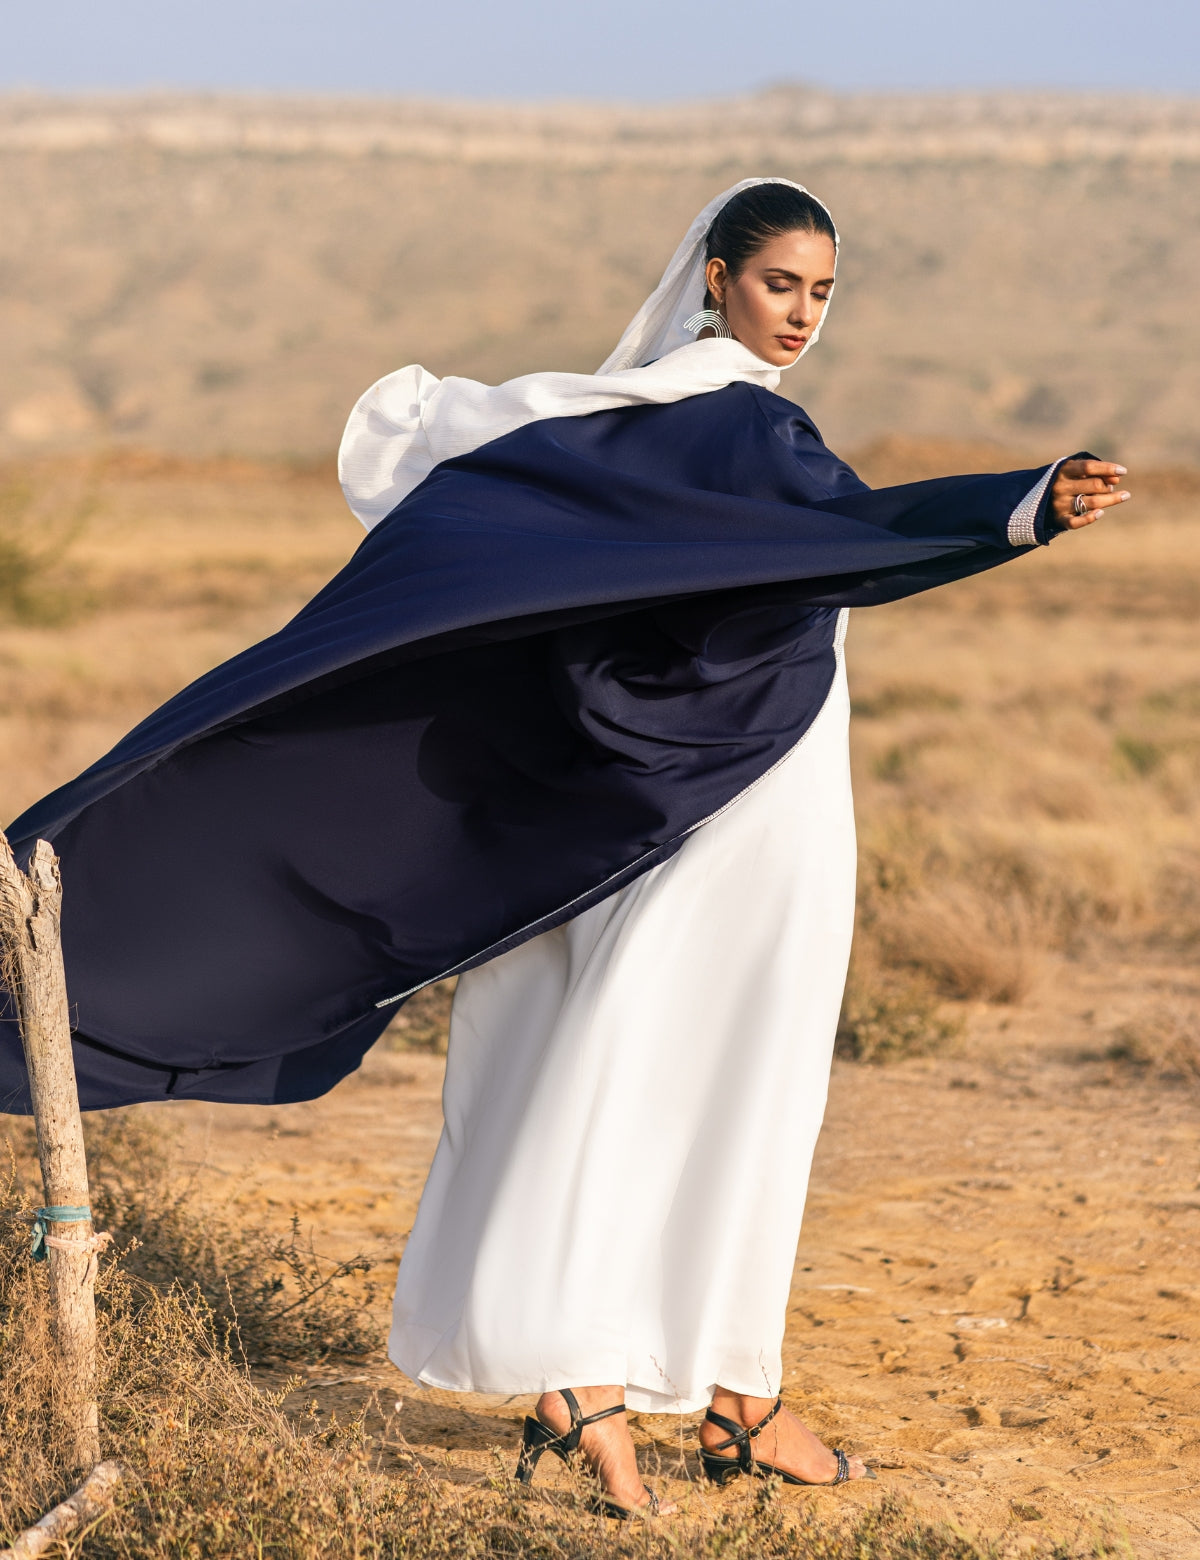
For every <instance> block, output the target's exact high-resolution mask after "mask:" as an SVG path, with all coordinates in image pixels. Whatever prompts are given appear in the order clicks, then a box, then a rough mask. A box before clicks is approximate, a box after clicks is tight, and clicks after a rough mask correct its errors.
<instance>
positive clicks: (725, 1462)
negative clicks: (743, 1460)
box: [700, 1451, 742, 1489]
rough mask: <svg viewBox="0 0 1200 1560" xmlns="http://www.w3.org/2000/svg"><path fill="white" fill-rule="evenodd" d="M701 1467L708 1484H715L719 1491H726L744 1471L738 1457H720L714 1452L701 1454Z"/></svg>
mask: <svg viewBox="0 0 1200 1560" xmlns="http://www.w3.org/2000/svg"><path fill="white" fill-rule="evenodd" d="M700 1466H701V1468H703V1470H704V1477H705V1478H706V1479H707V1480H708V1482H709V1483H710V1484H715V1485H716V1486H717V1487H718V1488H719V1489H724V1487H725V1486H726V1485H727V1484H728V1483H729V1482H730V1480H731V1479H736V1478H737V1476H738V1474H739V1473H741V1471H742V1469H741V1465H740V1464H739V1462H738V1459H737V1458H736V1457H718V1456H717V1455H716V1454H715V1453H713V1452H703V1451H702V1452H701V1453H700Z"/></svg>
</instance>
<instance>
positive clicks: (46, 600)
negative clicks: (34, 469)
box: [0, 479, 95, 624]
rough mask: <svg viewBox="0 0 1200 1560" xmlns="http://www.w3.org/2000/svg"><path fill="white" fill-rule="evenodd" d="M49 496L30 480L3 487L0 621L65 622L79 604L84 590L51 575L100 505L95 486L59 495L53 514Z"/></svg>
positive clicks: (87, 482)
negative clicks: (48, 505) (48, 506)
mask: <svg viewBox="0 0 1200 1560" xmlns="http://www.w3.org/2000/svg"><path fill="white" fill-rule="evenodd" d="M47 497H48V495H47V494H46V493H44V492H39V490H38V489H36V488H35V487H34V486H33V485H32V484H30V483H29V482H24V481H10V482H9V483H8V484H7V485H5V486H0V620H3V619H5V618H7V619H9V620H10V621H12V622H16V623H27V624H38V623H43V624H44V623H59V622H62V621H63V619H65V618H67V617H69V616H70V615H71V614H72V612H73V611H74V609H75V608H76V606H77V605H78V599H77V598H78V593H77V592H73V591H70V590H68V589H66V588H65V587H64V585H63V583H62V581H61V580H59V581H57V582H54V583H52V580H51V576H52V575H53V573H54V571H55V569H56V567H57V566H58V565H59V564H60V563H61V562H62V560H63V558H64V556H65V555H66V553H67V551H68V550H69V548H70V546H71V543H72V542H73V541H74V540H75V538H76V537H77V536H78V535H79V533H80V531H81V530H82V529H83V526H84V524H85V523H86V521H87V519H88V517H89V515H90V514H91V513H92V511H93V510H94V508H95V495H94V489H93V485H92V483H91V481H90V480H86V479H85V482H84V484H83V487H82V489H81V490H80V491H77V492H74V493H72V494H71V495H69V496H67V495H65V494H64V493H61V492H60V493H56V494H55V495H53V497H54V499H56V500H57V503H55V505H54V508H53V510H52V512H51V513H50V514H49V515H46V514H43V513H42V512H41V510H42V509H43V508H44V507H46V500H47ZM39 500H40V501H41V502H40V503H39Z"/></svg>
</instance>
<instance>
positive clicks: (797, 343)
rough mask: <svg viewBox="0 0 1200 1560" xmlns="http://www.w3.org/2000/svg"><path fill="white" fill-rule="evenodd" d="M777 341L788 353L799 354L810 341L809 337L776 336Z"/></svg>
mask: <svg viewBox="0 0 1200 1560" xmlns="http://www.w3.org/2000/svg"><path fill="white" fill-rule="evenodd" d="M775 340H776V341H777V342H779V344H780V346H781V347H784V348H786V350H787V351H788V352H799V350H800V348H801V347H802V346H803V345H804V343H805V342H806V341H807V340H808V337H807V336H776V338H775Z"/></svg>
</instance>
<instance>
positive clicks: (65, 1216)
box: [29, 1204, 92, 1262]
mask: <svg viewBox="0 0 1200 1560" xmlns="http://www.w3.org/2000/svg"><path fill="white" fill-rule="evenodd" d="M91 1217H92V1210H91V1209H90V1208H77V1207H71V1206H70V1205H69V1204H62V1205H56V1206H54V1207H52V1208H39V1209H38V1210H37V1212H36V1213H35V1214H34V1216H33V1245H32V1246H31V1247H30V1251H29V1255H30V1256H31V1257H32V1258H33V1260H34V1261H35V1262H44V1261H45V1260H46V1257H47V1255H48V1253H47V1251H46V1233H47V1230H46V1227H47V1225H50V1224H84V1223H87V1222H89V1221H90V1220H91Z"/></svg>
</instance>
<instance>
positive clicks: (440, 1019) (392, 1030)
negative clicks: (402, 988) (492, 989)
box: [384, 979, 457, 1056]
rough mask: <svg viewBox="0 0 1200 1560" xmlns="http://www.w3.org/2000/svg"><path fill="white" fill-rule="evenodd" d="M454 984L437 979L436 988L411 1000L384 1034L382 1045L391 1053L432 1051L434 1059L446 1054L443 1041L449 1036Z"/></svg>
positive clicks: (430, 987) (451, 981)
mask: <svg viewBox="0 0 1200 1560" xmlns="http://www.w3.org/2000/svg"><path fill="white" fill-rule="evenodd" d="M456 985H457V981H456V980H454V979H451V980H440V981H438V983H437V984H436V985H435V986H426V987H424V988H423V990H421V991H418V992H417V994H416V996H415V997H410V998H409V999H408V1001H407V1002H406V1003H405V1004H404V1006H403V1007H402V1008H401V1009H400V1011H399V1012H398V1013H397V1014H396V1016H395V1018H394V1019H393V1020H392V1022H391V1023H390V1024H389V1025H388V1027H387V1030H386V1031H385V1034H384V1044H385V1045H386V1046H387V1048H388V1049H389V1050H391V1051H432V1052H433V1053H434V1055H436V1056H444V1055H445V1054H446V1042H447V1040H448V1039H449V1036H450V1004H451V1003H452V1002H453V1001H454V988H455V986H456Z"/></svg>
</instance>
